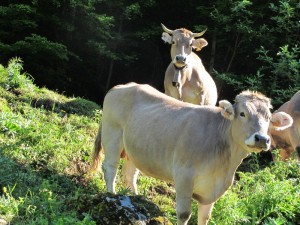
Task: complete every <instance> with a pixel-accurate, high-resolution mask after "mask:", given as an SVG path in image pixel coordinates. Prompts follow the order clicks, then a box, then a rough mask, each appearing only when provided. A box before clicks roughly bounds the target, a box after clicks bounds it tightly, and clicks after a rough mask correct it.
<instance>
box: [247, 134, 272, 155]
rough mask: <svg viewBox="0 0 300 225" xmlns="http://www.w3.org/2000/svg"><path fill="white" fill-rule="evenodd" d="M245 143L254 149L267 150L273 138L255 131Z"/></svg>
mask: <svg viewBox="0 0 300 225" xmlns="http://www.w3.org/2000/svg"><path fill="white" fill-rule="evenodd" d="M245 144H246V145H247V146H249V147H250V148H253V149H257V150H265V151H267V150H269V148H270V146H271V138H270V136H269V135H264V134H260V133H255V134H253V135H251V136H250V137H249V138H248V139H247V140H246V141H245Z"/></svg>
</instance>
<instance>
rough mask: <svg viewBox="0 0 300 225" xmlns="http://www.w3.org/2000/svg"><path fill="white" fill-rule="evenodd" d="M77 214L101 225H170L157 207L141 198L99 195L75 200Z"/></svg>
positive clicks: (107, 194)
mask: <svg viewBox="0 0 300 225" xmlns="http://www.w3.org/2000/svg"><path fill="white" fill-rule="evenodd" d="M76 205H77V209H78V212H79V213H80V214H81V215H86V214H89V215H90V216H91V217H92V219H93V220H94V221H96V223H97V224H103V225H106V224H107V225H108V224H109V225H120V224H124V225H125V224H126V225H172V223H171V222H169V221H168V219H167V218H166V217H165V216H164V214H163V212H161V211H160V209H159V208H158V206H157V205H155V204H154V203H152V202H151V201H149V200H147V199H145V198H144V197H143V196H127V195H113V194H109V193H105V194H104V193H99V194H97V195H93V196H88V195H85V196H83V197H81V198H80V199H77V200H76Z"/></svg>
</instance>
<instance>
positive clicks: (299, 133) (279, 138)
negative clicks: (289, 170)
mask: <svg viewBox="0 0 300 225" xmlns="http://www.w3.org/2000/svg"><path fill="white" fill-rule="evenodd" d="M276 112H285V113H288V114H289V115H290V116H291V117H292V118H293V120H294V122H293V125H292V126H291V127H289V128H288V129H285V130H280V129H279V130H276V129H270V134H271V137H272V145H273V147H275V148H280V156H281V159H282V160H283V161H285V160H286V159H288V158H289V157H290V156H291V154H292V153H293V152H294V151H297V153H298V160H299V161H300V91H298V92H297V93H296V94H295V95H294V96H293V97H292V98H291V99H290V100H289V101H287V102H286V103H284V104H283V105H282V106H281V107H280V108H279V109H278V110H276Z"/></svg>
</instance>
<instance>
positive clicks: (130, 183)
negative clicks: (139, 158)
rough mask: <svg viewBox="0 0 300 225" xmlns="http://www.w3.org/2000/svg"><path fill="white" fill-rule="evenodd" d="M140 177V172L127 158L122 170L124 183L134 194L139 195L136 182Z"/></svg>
mask: <svg viewBox="0 0 300 225" xmlns="http://www.w3.org/2000/svg"><path fill="white" fill-rule="evenodd" d="M138 175H139V170H138V169H137V168H136V167H135V165H134V164H133V162H132V161H131V160H130V158H128V156H126V157H125V162H124V165H123V168H122V176H123V181H124V183H125V186H126V187H129V188H130V190H131V191H132V192H134V194H136V195H137V194H138V191H137V185H136V181H137V178H138Z"/></svg>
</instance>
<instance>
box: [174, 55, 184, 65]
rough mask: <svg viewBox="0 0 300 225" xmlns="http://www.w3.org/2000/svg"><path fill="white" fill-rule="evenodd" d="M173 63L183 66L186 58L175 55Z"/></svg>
mask: <svg viewBox="0 0 300 225" xmlns="http://www.w3.org/2000/svg"><path fill="white" fill-rule="evenodd" d="M175 62H176V63H180V64H185V62H186V56H183V55H176V56H175Z"/></svg>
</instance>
